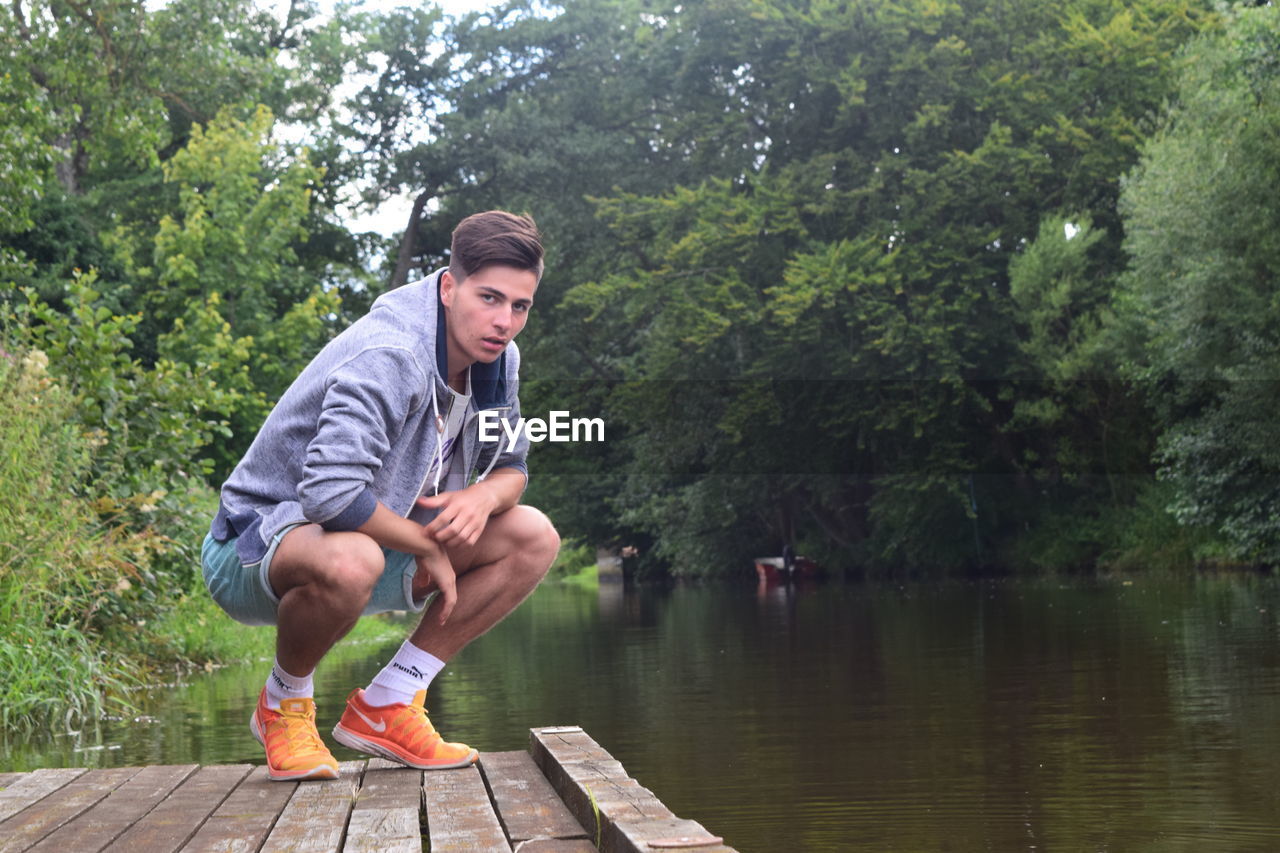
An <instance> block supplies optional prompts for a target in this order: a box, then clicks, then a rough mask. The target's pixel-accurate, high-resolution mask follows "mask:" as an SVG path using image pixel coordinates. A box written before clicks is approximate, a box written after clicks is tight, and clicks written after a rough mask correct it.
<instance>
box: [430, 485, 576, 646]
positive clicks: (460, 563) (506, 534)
mask: <svg viewBox="0 0 1280 853" xmlns="http://www.w3.org/2000/svg"><path fill="white" fill-rule="evenodd" d="M559 550H560V535H559V534H558V533H556V529H555V527H553V526H552V524H551V521H550V520H549V519H548V518H547V517H546V516H545V515H543V514H542V513H541V512H539V511H538V510H536V509H534V508H533V507H530V506H523V505H519V506H515V507H512V508H511V509H509V510H507V511H506V512H504V513H502V514H501V515H495V516H493V517H492V518H491V519H489V523H488V524H487V525H486V526H485V529H484V533H482V534H481V535H480V538H479V540H477V541H476V544H475V545H460V546H457V547H452V546H451V547H449V548H448V552H449V559H450V561H451V562H452V563H453V568H454V571H455V572H457V573H458V603H457V605H456V606H455V607H454V609H453V613H452V614H451V615H450V616H449V621H448V622H446V623H445V624H444V625H441V624H440V609H441V608H442V607H443V602H442V601H440V600H439V599H438V598H437V600H436V601H433V602H432V603H431V606H430V607H428V608H427V612H426V613H424V614H423V615H422V621H421V622H419V623H418V627H417V629H416V630H415V631H414V632H413V634H412V635H410V637H409V641H410V642H412V643H413V644H414V645H415V646H417V647H418V648H420V649H422V650H423V651H426V652H429V653H430V654H433V655H435V656H436V657H438V658H440V659H441V660H448V659H449V658H451V657H453V656H454V655H455V654H457V653H458V652H459V651H461V650H462V648H463V647H464V646H466V645H467V643H470V642H471V641H472V640H474V639H475V638H476V637H479V636H480V635H481V634H483V633H485V632H486V631H488V630H489V629H490V628H492V627H493V626H494V625H497V624H498V623H499V622H501V621H502V620H503V619H505V618H506V617H507V615H508V614H510V613H511V611H513V610H515V609H516V608H517V607H519V606H520V603H521V602H522V601H524V600H525V599H526V598H528V597H529V595H530V594H531V593H532V592H533V591H534V589H535V588H536V587H537V586H538V583H539V582H540V581H541V580H542V579H543V577H545V576H546V574H547V569H549V568H551V563H552V562H553V561H554V560H555V558H556V552H557V551H559Z"/></svg>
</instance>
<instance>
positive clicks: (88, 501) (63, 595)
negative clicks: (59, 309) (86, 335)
mask: <svg viewBox="0 0 1280 853" xmlns="http://www.w3.org/2000/svg"><path fill="white" fill-rule="evenodd" d="M47 364H48V362H47V359H46V358H45V357H44V354H43V353H41V352H40V351H39V350H29V351H27V352H23V353H16V354H15V353H8V352H3V353H2V354H0V672H3V673H4V677H3V678H0V725H3V726H5V727H7V728H12V727H21V726H26V725H34V724H37V723H41V722H47V721H49V720H51V719H59V718H61V719H65V720H68V721H70V720H74V719H77V718H86V717H93V716H97V715H99V714H101V713H102V712H103V711H104V710H105V708H104V703H106V702H109V701H111V700H110V699H109V698H104V697H110V696H112V695H113V694H115V695H118V694H116V690H117V689H118V688H121V687H124V686H126V685H127V684H128V683H130V682H131V681H132V680H134V678H135V677H136V675H137V667H136V666H134V665H133V664H131V663H130V662H129V659H128V657H127V656H126V655H123V654H119V653H113V652H111V651H109V650H108V649H107V648H106V647H105V646H103V645H102V644H100V643H99V642H97V641H96V636H95V633H96V632H95V629H94V627H93V625H94V619H95V615H96V611H97V610H98V609H100V608H101V607H102V606H103V605H104V604H105V603H106V602H108V601H109V599H110V598H111V596H112V595H113V594H115V593H116V592H117V591H118V590H119V589H120V588H122V587H123V585H124V584H127V583H131V578H135V577H136V576H137V574H138V570H137V565H138V562H139V561H140V560H144V559H145V558H146V555H147V554H148V553H149V552H150V551H152V550H154V547H155V543H154V542H153V541H151V538H152V537H149V536H146V535H138V534H125V533H123V532H122V531H119V530H117V529H113V528H112V527H111V526H110V525H107V524H104V523H103V522H102V521H101V520H100V519H99V517H98V515H97V513H96V512H95V511H94V509H93V505H92V497H91V496H90V495H87V494H85V492H84V483H85V482H86V477H85V472H86V471H87V470H88V469H89V467H90V465H91V462H92V453H93V450H94V439H93V438H92V437H91V436H86V435H84V434H82V433H81V432H80V430H79V429H78V428H77V427H75V426H73V425H72V424H73V423H74V420H73V418H72V416H71V415H72V412H71V403H70V398H69V395H67V394H66V393H65V391H64V390H63V389H61V388H60V387H59V386H58V385H57V384H56V383H55V382H54V381H53V379H52V378H51V377H50V376H49V375H48V372H47V369H46V368H47ZM116 701H121V700H116Z"/></svg>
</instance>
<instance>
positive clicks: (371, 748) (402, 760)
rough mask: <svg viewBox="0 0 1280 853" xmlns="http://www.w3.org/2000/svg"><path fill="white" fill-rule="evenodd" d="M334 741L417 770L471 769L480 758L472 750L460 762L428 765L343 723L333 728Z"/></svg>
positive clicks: (478, 754)
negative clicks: (349, 728) (366, 736)
mask: <svg viewBox="0 0 1280 853" xmlns="http://www.w3.org/2000/svg"><path fill="white" fill-rule="evenodd" d="M333 739H334V740H336V741H337V742H338V743H340V744H342V745H343V746H345V747H347V748H349V749H354V750H355V751H356V752H363V753H364V754H366V755H375V756H377V757H378V758H385V759H387V760H388V761H394V762H396V763H397V764H403V765H404V766H405V767H412V768H414V769H415V770H457V769H458V768H461V767H470V766H471V765H472V764H475V763H476V761H477V760H478V759H479V758H480V753H478V752H476V750H474V749H473V750H471V753H470V754H469V755H468V756H467V757H466V758H463V759H461V760H459V761H450V762H446V763H436V764H427V763H424V762H421V761H414V760H413V759H410V758H406V757H405V756H403V755H401V754H399V753H398V752H396V751H395V750H393V749H392V748H391V747H389V746H384V745H383V744H381V743H379V742H378V741H375V740H366V739H365V738H363V737H361V736H360V735H358V734H356V733H355V732H353V731H349V730H347V729H344V728H343V727H342V723H338V725H336V726H334V728H333Z"/></svg>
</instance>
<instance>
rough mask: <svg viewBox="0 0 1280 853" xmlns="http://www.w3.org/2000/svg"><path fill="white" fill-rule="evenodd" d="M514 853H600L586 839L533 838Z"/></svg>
mask: <svg viewBox="0 0 1280 853" xmlns="http://www.w3.org/2000/svg"><path fill="white" fill-rule="evenodd" d="M512 853H599V851H598V850H597V848H596V846H595V845H594V844H592V843H591V842H590V841H588V840H587V839H585V838H533V839H530V840H529V841H521V842H520V843H519V844H517V845H516V846H515V849H514V850H513V851H512Z"/></svg>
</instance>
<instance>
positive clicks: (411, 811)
mask: <svg viewBox="0 0 1280 853" xmlns="http://www.w3.org/2000/svg"><path fill="white" fill-rule="evenodd" d="M421 810H422V771H421V770H415V769H414V768H412V767H405V766H404V765H403V764H396V763H394V762H391V761H386V760H384V759H381V758H373V759H370V760H369V766H368V767H367V768H366V769H365V772H364V783H363V784H362V785H361V786H360V793H359V794H358V795H357V796H356V802H355V807H354V808H353V809H352V811H351V821H350V823H349V824H348V825H347V842H346V844H345V845H343V848H342V850H343V853H422V828H421V826H420V825H419V823H418V816H419V814H421Z"/></svg>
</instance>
